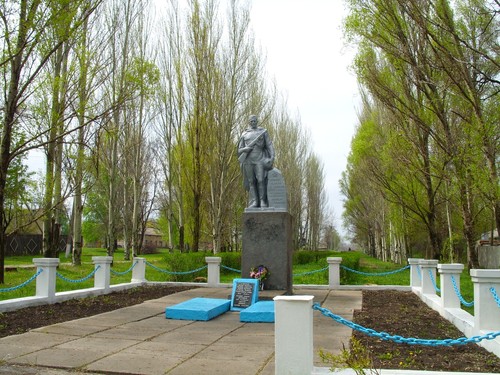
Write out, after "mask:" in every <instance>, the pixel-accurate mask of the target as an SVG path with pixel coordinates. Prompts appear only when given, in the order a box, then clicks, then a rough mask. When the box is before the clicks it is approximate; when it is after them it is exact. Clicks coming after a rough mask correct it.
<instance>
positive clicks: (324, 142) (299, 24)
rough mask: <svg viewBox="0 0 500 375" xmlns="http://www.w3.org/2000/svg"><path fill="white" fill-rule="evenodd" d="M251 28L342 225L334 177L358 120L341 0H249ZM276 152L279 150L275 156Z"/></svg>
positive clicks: (343, 164)
mask: <svg viewBox="0 0 500 375" xmlns="http://www.w3.org/2000/svg"><path fill="white" fill-rule="evenodd" d="M251 4H252V12H251V19H252V20H251V27H252V29H253V31H254V33H255V36H256V39H257V43H259V44H260V46H261V47H262V49H263V50H264V52H265V53H266V54H267V69H268V72H269V74H270V75H271V76H274V77H275V78H276V81H277V85H278V89H279V90H280V91H281V92H283V93H284V94H285V95H286V96H287V97H288V105H289V107H290V110H291V114H294V113H296V112H298V113H299V114H300V118H301V122H302V125H303V126H304V127H306V128H308V129H309V130H310V133H311V143H312V147H313V149H314V151H315V153H316V155H317V156H318V157H319V158H320V159H321V160H322V162H323V163H324V172H325V177H326V191H327V196H328V201H329V204H330V206H331V207H332V208H333V210H334V213H335V217H336V221H335V224H336V227H337V229H338V230H339V231H341V232H343V229H342V227H341V215H342V210H343V209H342V199H343V198H342V196H341V194H340V189H339V183H338V182H339V180H340V178H341V174H342V171H344V170H345V167H346V159H347V156H348V154H349V150H350V144H351V139H352V136H353V135H354V129H355V126H356V124H357V115H356V113H357V112H356V111H357V109H358V107H359V105H358V103H359V94H358V89H357V84H356V79H355V76H354V74H353V73H352V72H351V71H349V68H348V67H349V65H350V64H351V63H352V59H353V56H354V54H353V51H352V50H349V49H348V48H347V47H345V46H344V41H343V39H342V30H341V24H342V18H343V17H344V16H345V10H344V5H343V0H252V2H251ZM278 157H279V155H278Z"/></svg>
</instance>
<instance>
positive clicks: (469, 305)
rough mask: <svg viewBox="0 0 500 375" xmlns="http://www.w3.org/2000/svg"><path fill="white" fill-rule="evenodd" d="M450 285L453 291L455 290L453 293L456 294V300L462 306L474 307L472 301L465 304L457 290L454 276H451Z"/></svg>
mask: <svg viewBox="0 0 500 375" xmlns="http://www.w3.org/2000/svg"><path fill="white" fill-rule="evenodd" d="M451 283H452V284H453V289H455V293H456V294H457V297H458V299H459V300H460V302H461V303H462V305H464V306H467V307H472V306H474V301H472V302H467V301H466V300H465V299H464V297H463V296H462V294H461V293H460V290H458V286H457V282H456V281H455V276H453V275H451Z"/></svg>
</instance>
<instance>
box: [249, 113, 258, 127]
mask: <svg viewBox="0 0 500 375" xmlns="http://www.w3.org/2000/svg"><path fill="white" fill-rule="evenodd" d="M258 123H259V121H258V120H257V116H256V115H251V116H250V126H251V127H252V128H253V129H255V128H257V125H258Z"/></svg>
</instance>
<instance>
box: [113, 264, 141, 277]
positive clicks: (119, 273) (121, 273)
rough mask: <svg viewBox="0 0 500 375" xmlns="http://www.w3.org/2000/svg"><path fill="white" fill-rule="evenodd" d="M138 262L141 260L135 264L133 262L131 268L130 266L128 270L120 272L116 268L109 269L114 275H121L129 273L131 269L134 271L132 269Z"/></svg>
mask: <svg viewBox="0 0 500 375" xmlns="http://www.w3.org/2000/svg"><path fill="white" fill-rule="evenodd" d="M137 263H139V262H135V263H134V264H132V265H131V266H130V268H129V269H128V270H126V271H123V272H118V271H115V270H113V269H111V268H110V269H109V271H110V272H111V273H112V274H113V275H119V276H121V275H126V274H127V273H129V272H130V271H132V269H133V268H134V267H135V266H136V265H137Z"/></svg>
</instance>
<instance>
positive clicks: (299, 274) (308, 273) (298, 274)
mask: <svg viewBox="0 0 500 375" xmlns="http://www.w3.org/2000/svg"><path fill="white" fill-rule="evenodd" d="M327 269H328V266H326V267H325V268H322V269H320V270H315V271H309V272H303V273H294V274H293V275H292V277H297V276H306V275H312V274H314V273H318V272H323V271H326V270H327Z"/></svg>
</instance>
